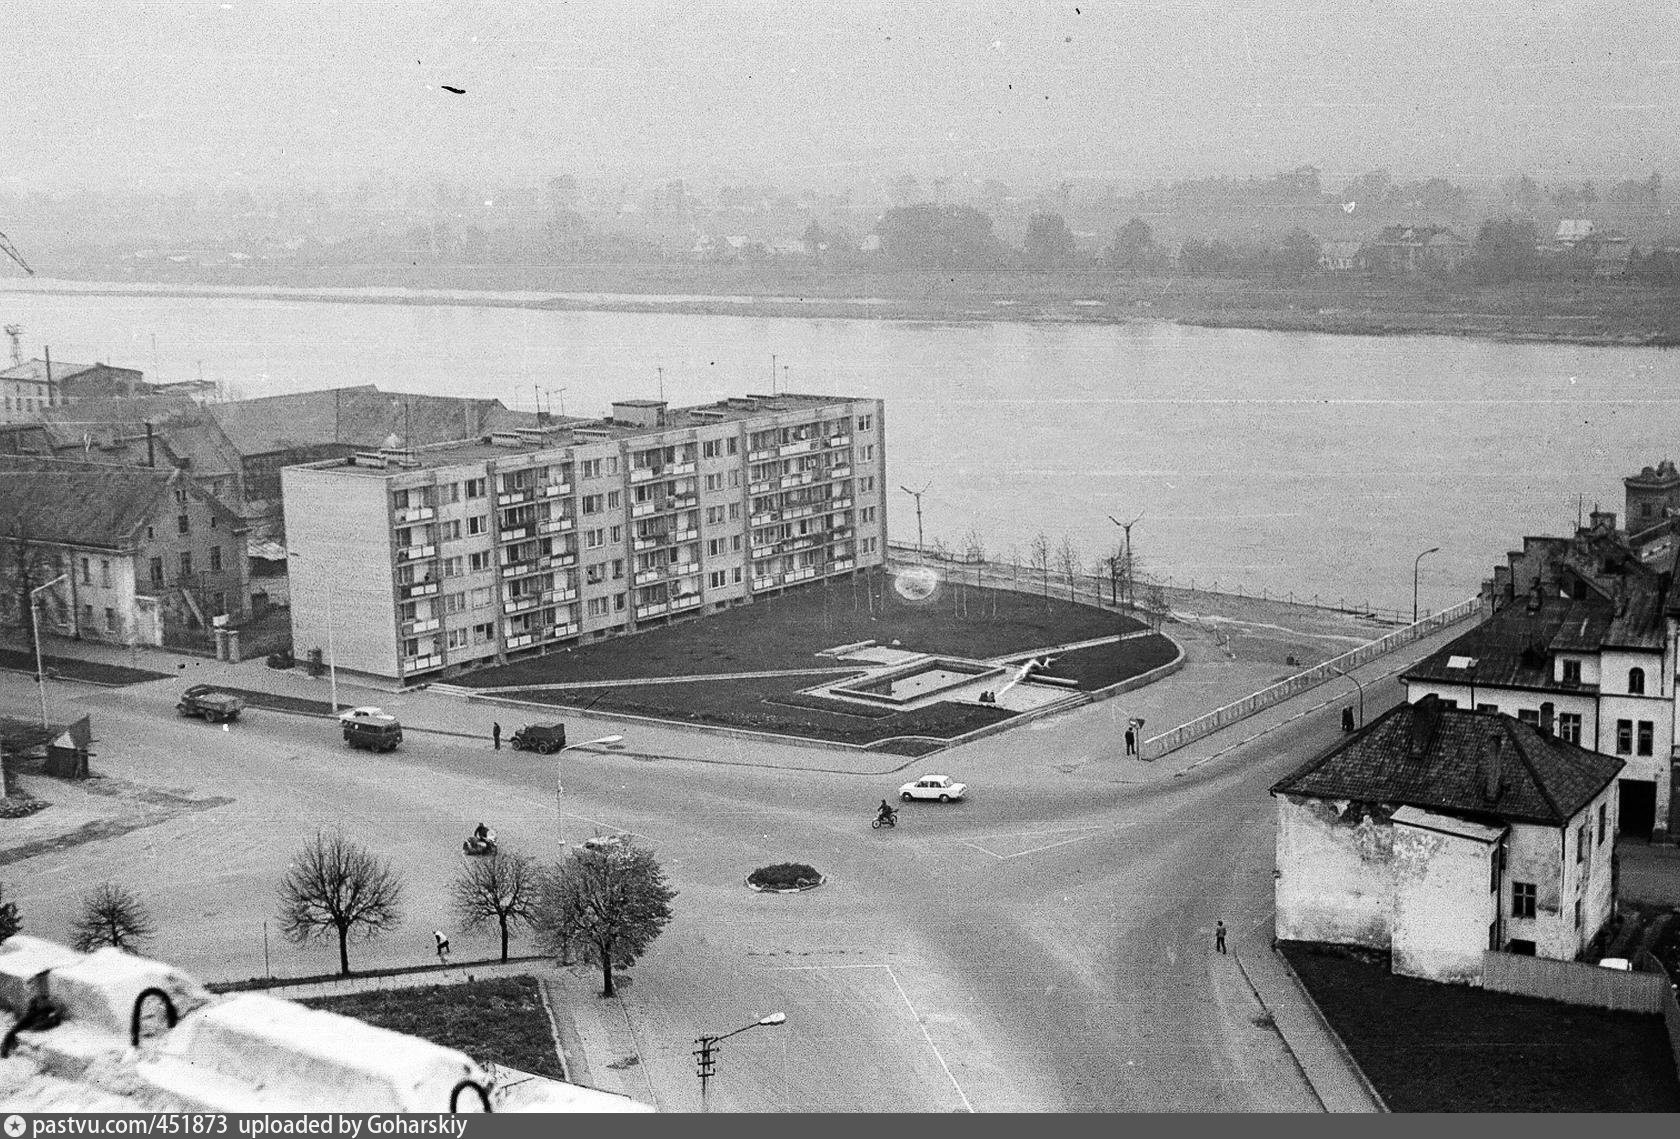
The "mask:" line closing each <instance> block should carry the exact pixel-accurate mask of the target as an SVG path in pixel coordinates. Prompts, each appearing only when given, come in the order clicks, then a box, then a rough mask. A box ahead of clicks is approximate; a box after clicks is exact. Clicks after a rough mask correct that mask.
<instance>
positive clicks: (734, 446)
mask: <svg viewBox="0 0 1680 1139" xmlns="http://www.w3.org/2000/svg"><path fill="white" fill-rule="evenodd" d="M723 443H724V447H723V449H724V451H725V452H726V453H727V454H730V455H734V454H737V453H738V452H739V450H740V440H739V439H737V438H735V436H733V435H731V436H730V437H729V438H727V439H725V440H724V441H723Z"/></svg>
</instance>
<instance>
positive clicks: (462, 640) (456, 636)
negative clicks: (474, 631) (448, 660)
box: [443, 629, 467, 649]
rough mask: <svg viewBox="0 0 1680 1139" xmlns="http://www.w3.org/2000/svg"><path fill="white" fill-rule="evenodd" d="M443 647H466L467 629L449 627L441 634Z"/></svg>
mask: <svg viewBox="0 0 1680 1139" xmlns="http://www.w3.org/2000/svg"><path fill="white" fill-rule="evenodd" d="M443 644H444V647H445V648H450V649H464V648H466V647H467V631H466V630H465V629H451V630H449V631H448V632H447V633H445V634H444V636H443Z"/></svg>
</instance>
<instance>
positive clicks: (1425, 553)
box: [1412, 546, 1441, 625]
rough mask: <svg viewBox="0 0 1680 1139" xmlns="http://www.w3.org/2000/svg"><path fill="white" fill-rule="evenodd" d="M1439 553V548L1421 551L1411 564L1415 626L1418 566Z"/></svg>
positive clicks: (1415, 622)
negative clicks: (1431, 555)
mask: <svg viewBox="0 0 1680 1139" xmlns="http://www.w3.org/2000/svg"><path fill="white" fill-rule="evenodd" d="M1440 552H1441V547H1439V546H1431V547H1429V548H1428V549H1427V550H1425V551H1423V553H1421V554H1419V555H1418V556H1417V560H1416V561H1414V562H1412V624H1414V625H1415V624H1417V610H1418V604H1417V602H1418V566H1419V565H1421V564H1422V563H1423V559H1424V558H1427V557H1428V556H1429V555H1430V554H1438V553H1440Z"/></svg>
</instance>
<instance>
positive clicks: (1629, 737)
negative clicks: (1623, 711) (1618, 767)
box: [1616, 720, 1633, 755]
mask: <svg viewBox="0 0 1680 1139" xmlns="http://www.w3.org/2000/svg"><path fill="white" fill-rule="evenodd" d="M1616 754H1617V755H1632V754H1633V721H1632V720H1617V721H1616Z"/></svg>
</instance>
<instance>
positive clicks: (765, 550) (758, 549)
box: [752, 545, 776, 558]
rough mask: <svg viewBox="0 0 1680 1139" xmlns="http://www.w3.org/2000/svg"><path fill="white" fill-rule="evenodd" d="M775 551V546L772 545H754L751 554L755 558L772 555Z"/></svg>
mask: <svg viewBox="0 0 1680 1139" xmlns="http://www.w3.org/2000/svg"><path fill="white" fill-rule="evenodd" d="M775 553H776V547H775V546H774V545H769V546H754V547H753V548H752V556H753V557H755V558H768V557H772V556H774V555H775Z"/></svg>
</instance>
